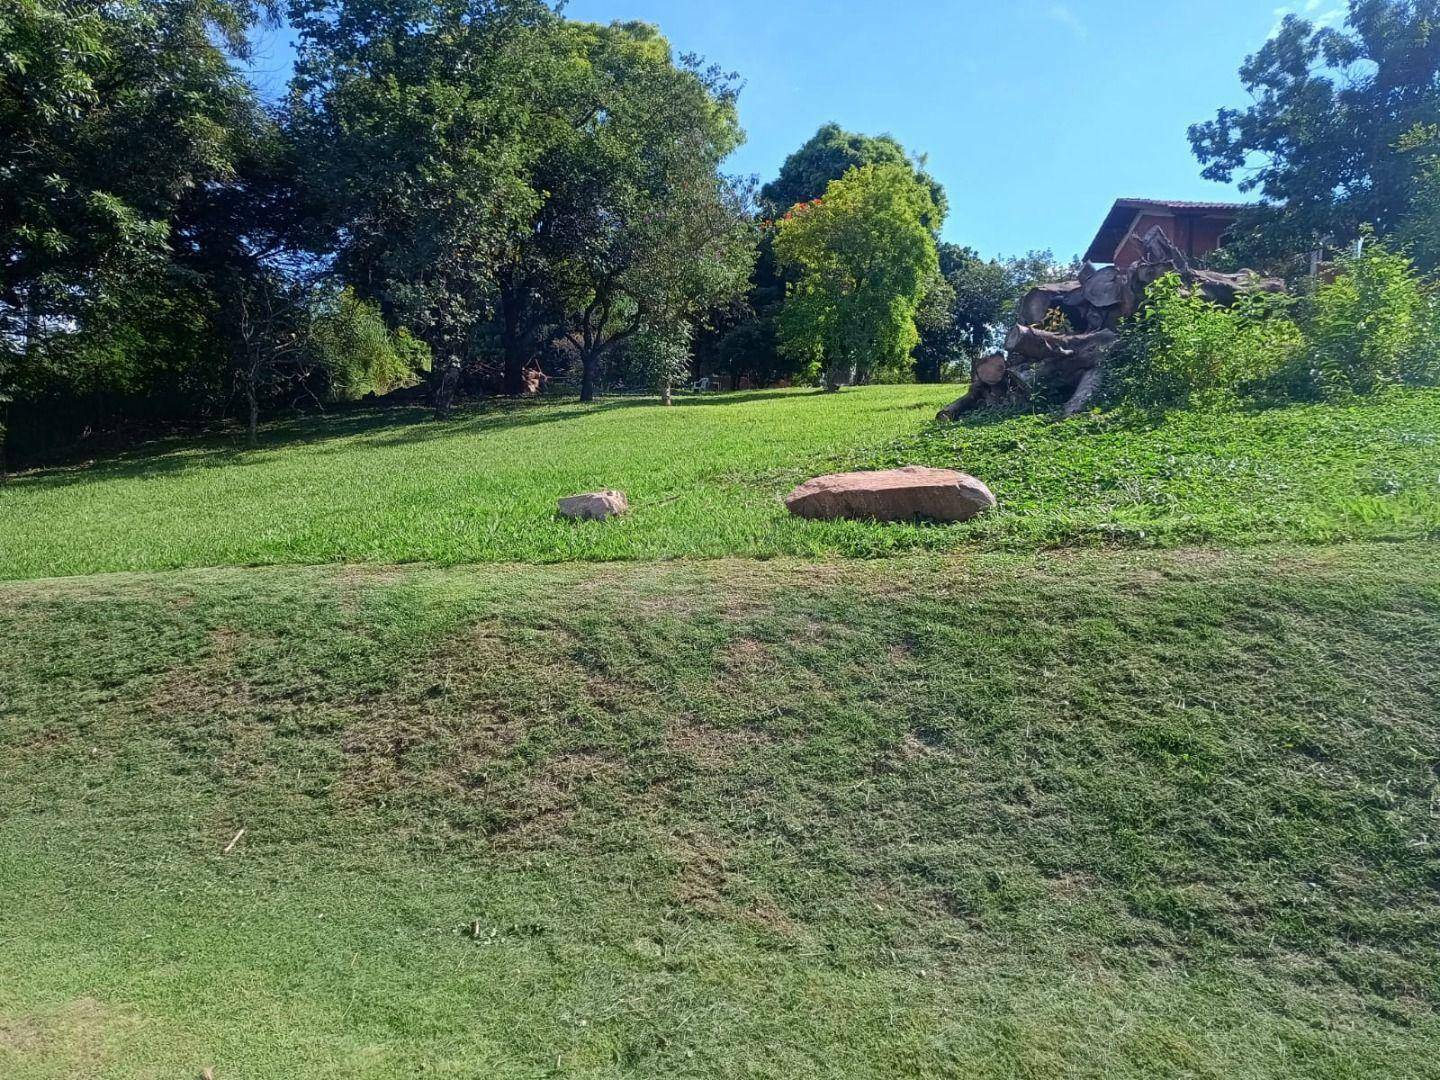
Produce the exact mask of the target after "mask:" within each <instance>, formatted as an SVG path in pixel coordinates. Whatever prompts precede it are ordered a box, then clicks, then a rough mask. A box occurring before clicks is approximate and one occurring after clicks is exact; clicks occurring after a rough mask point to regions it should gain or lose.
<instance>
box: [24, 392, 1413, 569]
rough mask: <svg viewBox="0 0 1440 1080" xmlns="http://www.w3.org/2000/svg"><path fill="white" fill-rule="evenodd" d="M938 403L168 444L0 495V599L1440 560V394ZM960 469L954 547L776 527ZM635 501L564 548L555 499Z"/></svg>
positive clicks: (476, 423) (361, 427)
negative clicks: (859, 484) (584, 571)
mask: <svg viewBox="0 0 1440 1080" xmlns="http://www.w3.org/2000/svg"><path fill="white" fill-rule="evenodd" d="M956 392H957V390H956V388H955V387H953V386H883V387H870V388H865V389H860V390H852V391H847V392H844V393H841V394H838V395H828V396H827V395H821V394H816V393H814V392H811V391H774V392H763V393H742V394H736V395H716V396H707V397H703V398H685V399H682V400H681V402H680V404H678V405H677V406H676V407H674V408H672V409H664V408H661V407H660V406H659V405H658V404H653V403H646V402H636V401H613V402H609V403H603V404H601V405H600V406H598V407H585V406H580V405H578V404H575V403H573V402H567V403H529V404H519V405H505V404H501V405H495V406H491V407H488V408H484V409H481V410H479V411H477V412H472V413H470V414H467V415H464V416H462V417H461V418H460V419H458V420H456V421H454V422H452V423H449V424H435V423H432V422H430V421H428V420H426V419H425V418H424V414H423V413H421V412H420V411H418V410H411V411H406V412H402V413H400V414H393V413H392V414H374V413H360V414H348V415H341V416H336V417H333V418H320V419H314V420H307V421H304V422H297V423H289V424H280V425H276V426H274V427H272V428H270V429H269V430H268V431H267V433H266V437H267V442H266V445H265V446H264V447H262V448H261V449H259V450H257V451H253V452H250V451H244V450H240V449H237V447H236V444H235V443H234V442H233V441H225V442H207V443H199V444H189V445H170V446H166V447H162V448H158V449H156V450H155V451H153V452H148V453H144V454H139V455H134V456H129V457H125V458H121V459H115V460H109V461H102V462H99V463H97V464H94V465H92V466H89V467H87V468H80V469H71V470H58V471H53V472H48V473H38V474H32V475H29V476H23V477H20V478H19V479H17V480H16V481H15V482H13V483H12V484H11V485H10V486H9V487H8V488H5V489H0V577H4V578H26V577H35V576H45V575H66V574H79V573H89V572H95V571H111V570H154V569H166V568H177V567H196V566H221V565H256V564H274V563H325V562H337V561H349V562H364V561H369V562H410V561H431V562H436V563H441V564H453V563H465V562H479V561H517V562H560V561H569V560H606V559H656V558H672V557H700V558H710V557H720V556H728V555H751V556H773V555H801V556H814V555H825V554H842V555H862V556H873V555H881V554H886V553H889V552H894V551H906V550H916V549H932V550H947V549H957V548H963V547H965V546H967V545H969V544H972V543H974V542H976V541H983V542H985V543H987V544H990V545H994V544H1005V545H1011V546H1019V547H1034V546H1037V545H1039V546H1045V545H1056V544H1067V545H1072V544H1096V543H1127V544H1158V545H1172V544H1176V543H1187V542H1211V541H1215V542H1225V543H1254V542H1260V541H1276V540H1278V541H1287V540H1292V541H1330V540H1343V539H1382V538H1383V539H1405V538H1419V537H1426V536H1435V535H1440V392H1436V391H1413V392H1408V393H1397V394H1394V395H1393V396H1391V397H1389V398H1387V399H1385V400H1384V401H1382V402H1367V403H1364V404H1361V405H1356V406H1350V407H1333V406H1310V407H1294V408H1287V409H1277V410H1270V411H1258V412H1239V413H1223V414H1204V413H1179V414H1174V415H1172V416H1171V417H1169V418H1166V419H1163V420H1158V421H1154V422H1136V421H1132V420H1127V419H1124V418H1119V417H1115V416H1107V417H1102V418H1098V419H1084V420H1079V421H1074V422H1071V423H1067V424H1056V423H1053V422H1052V421H1050V420H1048V419H1045V418H1040V417H1011V418H1003V417H1002V418H997V417H987V416H982V417H978V418H975V419H973V420H971V421H969V422H967V423H964V424H961V425H958V426H954V427H939V426H936V425H934V424H933V423H932V420H931V417H932V415H933V413H934V411H935V409H936V408H938V407H939V406H940V405H941V404H942V403H944V402H945V401H947V400H950V399H951V398H953V396H954V395H955V394H956ZM910 462H915V463H928V464H935V465H946V466H951V465H953V466H959V467H961V468H965V469H968V470H969V471H972V472H974V473H976V474H977V475H978V476H980V477H981V478H982V479H984V480H985V481H987V482H988V483H989V484H990V485H991V486H992V487H993V488H994V490H995V492H996V494H997V495H998V496H999V498H1000V503H1001V510H1000V512H999V513H997V514H995V515H994V516H993V517H991V518H989V519H987V520H984V521H979V522H976V523H973V524H971V525H968V526H963V527H958V528H930V527H924V526H921V527H908V526H875V525H866V524H832V525H826V524H819V523H814V522H802V521H796V520H792V519H791V518H790V517H789V516H788V515H787V514H786V513H785V511H784V509H783V507H782V506H781V504H780V499H781V497H782V496H783V495H784V493H785V492H786V491H787V490H788V489H789V487H790V486H792V485H793V484H795V483H797V482H799V481H800V480H803V479H805V478H807V477H808V476H810V475H813V474H814V473H816V472H819V471H824V470H829V469H834V468H838V467H842V466H876V465H892V464H903V463H910ZM607 486H608V487H620V488H623V489H625V490H626V491H627V492H628V493H629V495H630V497H631V500H632V504H633V505H634V507H635V512H634V514H633V516H632V517H631V518H630V519H629V520H626V521H624V522H619V523H614V524H609V525H582V526H575V525H570V524H566V523H563V522H559V521H557V520H555V518H554V502H555V499H557V498H558V497H560V496H562V495H568V494H573V493H574V492H577V491H582V490H588V489H593V488H598V487H607Z"/></svg>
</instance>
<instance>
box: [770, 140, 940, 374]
mask: <svg viewBox="0 0 1440 1080" xmlns="http://www.w3.org/2000/svg"><path fill="white" fill-rule="evenodd" d="M935 213H936V210H935V203H934V201H933V200H932V198H931V196H930V192H929V190H928V189H927V188H926V187H924V186H922V185H921V184H919V183H917V182H916V180H915V176H914V173H913V171H912V170H911V169H910V168H909V166H908V165H896V164H890V165H865V166H861V167H859V168H856V169H852V170H851V171H850V172H848V173H846V174H845V176H844V178H842V179H840V180H836V181H833V182H832V183H831V184H830V185H829V187H828V188H827V189H826V191H825V195H824V197H823V198H820V199H817V200H814V201H812V202H810V203H806V204H803V205H801V206H798V207H796V208H795V209H794V210H792V211H791V212H790V213H789V214H787V215H786V216H785V218H784V219H782V220H781V222H780V223H779V226H778V230H779V231H778V235H777V236H776V239H775V253H776V255H777V256H778V257H779V259H780V261H781V263H782V264H783V265H785V266H788V267H793V268H794V269H795V270H796V271H797V272H798V275H799V280H798V281H797V282H796V283H795V284H794V285H793V286H792V287H791V289H790V292H789V294H788V295H787V297H786V300H785V305H784V307H783V308H782V309H781V313H780V330H781V341H782V344H783V347H784V348H785V349H786V350H787V351H789V352H790V353H792V354H794V355H798V356H803V357H805V358H806V359H807V360H808V361H809V362H811V363H812V364H815V365H817V366H819V367H821V368H822V369H823V371H824V373H825V380H826V385H827V386H828V387H829V388H831V389H835V388H837V387H839V386H840V385H842V384H843V383H846V382H853V381H856V380H865V379H868V378H870V377H871V376H873V375H874V374H875V373H876V372H877V371H879V370H881V369H885V368H890V369H903V368H904V367H905V366H906V365H907V364H908V363H909V361H910V354H911V351H912V350H913V349H914V348H915V346H916V345H917V344H918V343H919V333H918V331H917V330H916V327H915V315H916V311H917V309H918V307H919V305H920V302H921V300H922V299H923V297H924V295H925V290H926V288H927V286H929V284H930V283H931V282H932V281H933V280H934V279H935V278H936V277H937V276H938V275H939V269H940V268H939V261H938V257H937V255H936V249H935V239H934V237H933V236H932V235H931V232H930V228H929V224H928V223H929V222H930V221H931V220H933V218H934V215H935Z"/></svg>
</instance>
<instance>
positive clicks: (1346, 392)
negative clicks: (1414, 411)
mask: <svg viewBox="0 0 1440 1080" xmlns="http://www.w3.org/2000/svg"><path fill="white" fill-rule="evenodd" d="M1436 305H1437V297H1436V295H1435V292H1434V290H1433V288H1432V287H1431V286H1429V285H1428V284H1427V283H1426V282H1425V281H1424V280H1422V278H1421V277H1420V275H1419V274H1418V273H1417V272H1416V270H1415V267H1414V264H1413V263H1411V261H1410V259H1409V258H1408V257H1406V256H1405V255H1401V254H1398V253H1396V252H1393V251H1390V250H1389V249H1387V248H1386V247H1385V246H1384V245H1382V244H1380V243H1378V242H1374V241H1372V242H1371V243H1370V244H1368V245H1367V246H1366V247H1365V249H1364V251H1363V253H1362V254H1360V255H1357V256H1353V257H1350V258H1347V259H1344V260H1342V261H1341V264H1340V270H1339V272H1338V273H1337V274H1336V275H1335V277H1334V278H1333V279H1332V280H1330V281H1327V282H1323V283H1321V284H1319V285H1318V286H1317V287H1316V288H1315V289H1314V291H1313V292H1312V293H1311V294H1310V296H1309V297H1307V298H1306V300H1305V303H1304V305H1303V309H1302V316H1303V318H1302V325H1303V326H1304V330H1305V349H1304V352H1303V353H1302V354H1301V355H1300V356H1299V357H1298V358H1297V360H1296V362H1295V363H1294V364H1293V365H1292V366H1291V367H1289V368H1287V369H1286V371H1285V372H1283V373H1282V376H1281V381H1282V382H1283V383H1284V388H1285V390H1286V392H1287V393H1288V394H1289V395H1290V396H1292V397H1298V398H1304V399H1307V400H1321V401H1333V400H1337V399H1343V398H1347V397H1351V396H1355V395H1366V394H1373V393H1375V392H1376V391H1377V390H1380V389H1382V388H1384V387H1386V386H1390V385H1393V384H1395V383H1399V382H1433V381H1434V380H1435V377H1436V374H1437V369H1440V354H1437V348H1440V311H1437V307H1436Z"/></svg>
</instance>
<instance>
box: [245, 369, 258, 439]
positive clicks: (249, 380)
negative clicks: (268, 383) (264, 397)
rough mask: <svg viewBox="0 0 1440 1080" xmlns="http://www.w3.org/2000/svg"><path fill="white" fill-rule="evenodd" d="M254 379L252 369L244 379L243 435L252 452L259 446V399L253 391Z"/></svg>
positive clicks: (254, 374)
mask: <svg viewBox="0 0 1440 1080" xmlns="http://www.w3.org/2000/svg"><path fill="white" fill-rule="evenodd" d="M255 377H256V372H255V370H254V369H253V368H252V369H251V370H250V372H249V373H248V374H247V375H246V377H245V413H246V415H245V433H246V435H247V437H248V441H249V443H250V448H251V449H252V450H253V449H254V448H255V447H256V446H258V445H259V444H260V397H259V395H258V394H257V393H256V391H255Z"/></svg>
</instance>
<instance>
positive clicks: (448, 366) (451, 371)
mask: <svg viewBox="0 0 1440 1080" xmlns="http://www.w3.org/2000/svg"><path fill="white" fill-rule="evenodd" d="M459 382H460V361H459V360H455V359H452V360H447V361H446V362H445V370H444V372H443V373H442V374H441V376H440V384H439V385H438V386H437V387H436V388H435V419H436V420H448V419H450V413H451V411H452V410H453V409H454V407H455V386H456V384H458V383H459Z"/></svg>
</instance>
